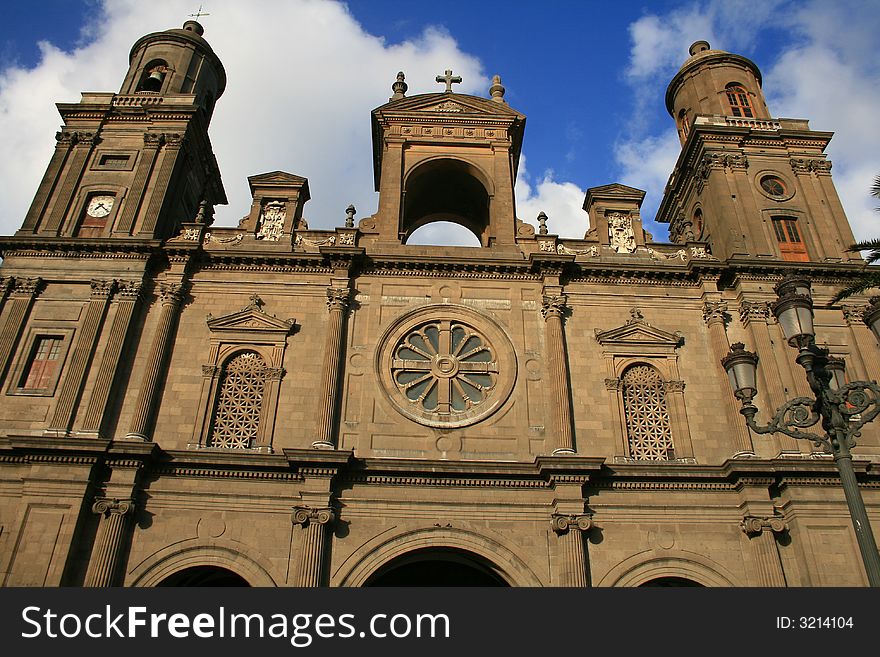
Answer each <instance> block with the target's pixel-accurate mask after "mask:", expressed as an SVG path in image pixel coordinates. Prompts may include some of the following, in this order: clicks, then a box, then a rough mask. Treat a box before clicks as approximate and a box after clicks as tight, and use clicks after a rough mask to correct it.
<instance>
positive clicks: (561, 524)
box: [550, 513, 593, 534]
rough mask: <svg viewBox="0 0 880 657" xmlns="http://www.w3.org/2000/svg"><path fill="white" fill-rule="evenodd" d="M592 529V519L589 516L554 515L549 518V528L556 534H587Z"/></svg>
mask: <svg viewBox="0 0 880 657" xmlns="http://www.w3.org/2000/svg"><path fill="white" fill-rule="evenodd" d="M592 527H593V517H592V516H591V515H589V514H586V513H583V514H574V513H554V514H553V515H551V516H550V528H551V529H552V530H553V531H554V532H556V533H557V534H565V533H566V532H568V530H570V529H572V530H579V531H582V532H587V531H589V530H590V529H591V528H592Z"/></svg>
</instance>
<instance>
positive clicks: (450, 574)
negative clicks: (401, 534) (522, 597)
mask: <svg viewBox="0 0 880 657" xmlns="http://www.w3.org/2000/svg"><path fill="white" fill-rule="evenodd" d="M365 586H510V585H509V584H508V583H507V582H506V581H505V580H504V579H502V577H501V576H500V575H499V574H498V573H497V572H496V569H495V567H494V566H493V565H492V564H490V563H489V562H488V561H486V560H485V559H482V558H481V557H479V556H477V555H475V554H473V553H471V552H465V551H463V550H454V549H442V548H426V549H423V550H415V551H413V552H409V553H407V554H404V555H402V556H400V557H397V558H396V559H393V560H392V561H390V562H389V563H387V564H385V565H384V566H382V568H380V569H379V570H378V571H376V573H374V574H373V575H372V576H371V577H370V578H369V579H368V580H367V582H366V583H365Z"/></svg>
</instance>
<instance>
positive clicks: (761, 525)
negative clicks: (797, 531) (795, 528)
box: [739, 516, 788, 536]
mask: <svg viewBox="0 0 880 657" xmlns="http://www.w3.org/2000/svg"><path fill="white" fill-rule="evenodd" d="M739 526H740V528H741V529H742V530H743V532H745V533H746V534H747V535H749V536H757V535H759V534H762V533H763V532H765V531H767V530H769V531H771V532H773V533H774V534H781V533H782V532H784V531H786V530H788V524H787V523H786V522H785V520H783V519H782V518H780V517H778V516H770V517H764V518H760V517H758V516H743V519H742V521H740V523H739Z"/></svg>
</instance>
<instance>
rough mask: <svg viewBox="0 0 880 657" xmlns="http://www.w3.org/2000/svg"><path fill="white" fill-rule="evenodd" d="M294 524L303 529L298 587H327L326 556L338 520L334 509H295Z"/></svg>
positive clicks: (301, 533)
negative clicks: (330, 535) (331, 531)
mask: <svg viewBox="0 0 880 657" xmlns="http://www.w3.org/2000/svg"><path fill="white" fill-rule="evenodd" d="M292 520H293V524H294V525H299V526H300V527H301V529H300V531H299V534H300V541H299V548H300V549H299V567H298V572H297V578H296V582H295V585H296V586H306V587H316V586H326V582H325V581H324V573H325V572H326V555H327V542H328V540H327V539H328V534H329V532H330V530H331V528H332V527H333V523H334V522H335V520H336V514H335V513H334V512H333V509H330V508H322V509H316V508H312V507H308V506H299V507H294V510H293V518H292Z"/></svg>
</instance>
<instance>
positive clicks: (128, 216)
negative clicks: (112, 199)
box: [113, 133, 165, 235]
mask: <svg viewBox="0 0 880 657" xmlns="http://www.w3.org/2000/svg"><path fill="white" fill-rule="evenodd" d="M164 143H165V135H163V134H154V133H146V134H145V135H144V149H143V151H141V158H140V162H138V167H137V171H136V172H135V174H134V180H133V181H132V183H131V190H130V191H129V193H128V198H126V200H125V207H124V208H123V209H122V215H121V216H120V217H119V220H118V221H117V222H116V227H115V228H114V229H113V232H114V233H122V234H125V235H130V234H131V231H132V229H133V228H134V223H135V219H136V218H137V213H138V209H139V208H140V207H141V201H142V200H143V198H144V190H145V189H146V188H147V182H148V181H149V179H150V174H151V173H152V171H153V165H154V164H155V163H156V156H157V155H158V154H159V148H160V147H161V146H162V144H164Z"/></svg>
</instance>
